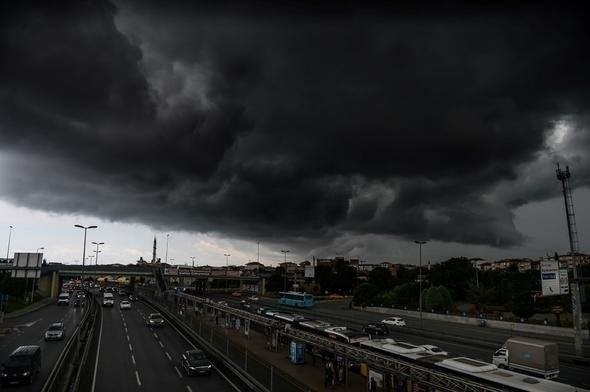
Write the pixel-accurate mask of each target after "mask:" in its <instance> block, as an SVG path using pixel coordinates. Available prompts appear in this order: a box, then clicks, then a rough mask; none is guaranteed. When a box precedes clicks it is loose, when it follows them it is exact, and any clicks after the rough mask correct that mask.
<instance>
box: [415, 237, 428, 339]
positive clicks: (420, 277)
mask: <svg viewBox="0 0 590 392" xmlns="http://www.w3.org/2000/svg"><path fill="white" fill-rule="evenodd" d="M414 242H415V243H417V244H418V245H419V247H420V265H419V272H418V279H419V287H420V295H419V301H420V329H422V245H424V244H426V241H414Z"/></svg>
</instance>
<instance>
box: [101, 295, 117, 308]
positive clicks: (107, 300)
mask: <svg viewBox="0 0 590 392" xmlns="http://www.w3.org/2000/svg"><path fill="white" fill-rule="evenodd" d="M114 304H115V299H114V297H113V293H104V294H103V295H102V306H113V305H114Z"/></svg>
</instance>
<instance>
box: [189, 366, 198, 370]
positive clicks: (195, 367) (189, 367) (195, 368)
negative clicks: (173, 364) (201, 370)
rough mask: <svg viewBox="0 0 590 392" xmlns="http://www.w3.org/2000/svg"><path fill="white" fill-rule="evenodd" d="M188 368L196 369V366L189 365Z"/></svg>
mask: <svg viewBox="0 0 590 392" xmlns="http://www.w3.org/2000/svg"><path fill="white" fill-rule="evenodd" d="M188 368H189V369H190V370H197V368H196V367H194V366H189V367H188Z"/></svg>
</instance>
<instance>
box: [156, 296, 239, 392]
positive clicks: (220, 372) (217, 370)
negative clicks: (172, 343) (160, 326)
mask: <svg viewBox="0 0 590 392" xmlns="http://www.w3.org/2000/svg"><path fill="white" fill-rule="evenodd" d="M147 305H148V306H150V307H151V308H152V309H153V310H154V311H156V312H157V311H158V309H156V308H154V307H153V306H152V305H150V304H147ZM170 325H171V326H172V328H174V330H175V331H176V333H177V334H178V335H179V336H180V337H182V338H183V339H184V340H186V342H187V343H188V344H190V345H191V346H192V348H194V349H195V350H197V349H198V347H197V346H195V344H194V343H193V342H191V341H190V339H189V338H187V337H186V336H184V335H183V334H182V333H181V332H180V331H179V330H178V328H176V326H175V325H174V324H170ZM213 369H215V371H216V372H217V373H219V375H220V376H221V377H223V378H224V379H225V381H227V383H228V384H229V385H231V386H232V387H233V388H234V389H235V390H236V391H237V392H241V389H240V388H238V387H237V386H236V384H234V383H233V382H232V381H231V380H230V379H229V378H227V376H226V375H225V374H223V372H222V371H221V370H219V368H218V367H217V366H215V365H213Z"/></svg>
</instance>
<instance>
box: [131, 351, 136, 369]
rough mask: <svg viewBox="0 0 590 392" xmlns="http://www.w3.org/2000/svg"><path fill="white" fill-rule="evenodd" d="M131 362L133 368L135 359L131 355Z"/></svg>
mask: <svg viewBox="0 0 590 392" xmlns="http://www.w3.org/2000/svg"><path fill="white" fill-rule="evenodd" d="M131 362H133V366H135V357H134V356H133V354H131Z"/></svg>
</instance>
